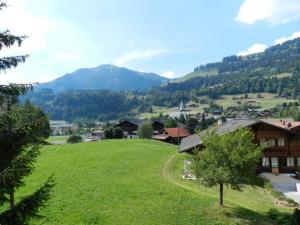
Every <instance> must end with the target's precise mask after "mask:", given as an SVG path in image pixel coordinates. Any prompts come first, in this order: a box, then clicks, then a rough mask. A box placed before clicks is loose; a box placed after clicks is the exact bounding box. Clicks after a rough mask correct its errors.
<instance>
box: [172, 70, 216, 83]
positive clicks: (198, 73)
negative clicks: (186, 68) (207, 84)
mask: <svg viewBox="0 0 300 225" xmlns="http://www.w3.org/2000/svg"><path fill="white" fill-rule="evenodd" d="M217 74H218V70H217V69H207V70H201V71H195V72H192V73H189V74H187V75H185V76H183V77H180V78H178V79H176V80H174V82H183V81H186V80H188V79H191V78H194V77H209V76H215V75H217Z"/></svg>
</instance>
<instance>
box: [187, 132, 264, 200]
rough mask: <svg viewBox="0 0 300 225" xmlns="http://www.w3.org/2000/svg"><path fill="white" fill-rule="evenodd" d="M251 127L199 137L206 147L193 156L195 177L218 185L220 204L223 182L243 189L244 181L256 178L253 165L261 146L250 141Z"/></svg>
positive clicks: (246, 182)
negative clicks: (249, 128)
mask: <svg viewBox="0 0 300 225" xmlns="http://www.w3.org/2000/svg"><path fill="white" fill-rule="evenodd" d="M253 138H254V137H253V134H252V132H251V131H250V130H248V129H245V128H240V129H238V130H237V131H235V132H232V133H226V134H224V135H218V134H217V133H216V132H215V131H211V132H208V133H207V134H205V135H204V136H203V137H202V140H203V144H204V146H205V148H204V150H203V151H200V152H199V153H198V154H197V155H195V156H194V158H193V162H194V163H193V166H194V170H195V173H196V176H197V178H199V180H200V182H201V183H202V184H204V185H205V186H207V187H214V186H219V204H220V205H223V192H224V185H225V186H229V187H231V188H233V189H235V190H239V191H241V190H242V186H243V185H244V184H253V183H254V181H255V180H256V176H255V167H256V164H257V162H258V161H259V159H260V157H261V155H262V149H261V148H260V147H259V146H257V145H256V144H255V143H253Z"/></svg>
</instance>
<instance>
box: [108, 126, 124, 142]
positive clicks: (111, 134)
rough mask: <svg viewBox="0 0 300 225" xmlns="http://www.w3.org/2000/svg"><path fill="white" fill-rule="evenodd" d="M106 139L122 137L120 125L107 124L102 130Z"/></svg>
mask: <svg viewBox="0 0 300 225" xmlns="http://www.w3.org/2000/svg"><path fill="white" fill-rule="evenodd" d="M104 135H105V138H106V139H121V138H123V131H122V129H121V128H120V127H113V126H109V127H107V128H106V129H105V130H104Z"/></svg>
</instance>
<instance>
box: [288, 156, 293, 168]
mask: <svg viewBox="0 0 300 225" xmlns="http://www.w3.org/2000/svg"><path fill="white" fill-rule="evenodd" d="M286 163H287V166H288V167H293V166H295V163H294V158H293V157H287V158H286Z"/></svg>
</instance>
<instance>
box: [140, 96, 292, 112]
mask: <svg viewBox="0 0 300 225" xmlns="http://www.w3.org/2000/svg"><path fill="white" fill-rule="evenodd" d="M247 101H250V102H252V101H255V102H253V103H251V104H252V105H258V106H261V108H262V109H270V108H274V107H275V106H276V105H278V104H282V103H284V102H287V103H289V102H294V101H296V100H293V99H286V98H283V97H278V96H277V95H276V94H270V93H261V98H257V94H252V93H249V94H248V99H244V94H241V95H223V96H221V97H220V98H219V99H218V100H215V101H214V102H215V103H216V104H218V105H221V106H222V107H223V108H224V109H227V108H228V107H230V106H236V105H237V102H240V103H246V102H247ZM191 104H193V105H195V106H194V107H189V105H191ZM186 105H187V107H186V109H187V110H188V112H187V113H191V114H197V113H199V112H203V109H204V108H205V107H209V105H208V104H198V103H195V102H192V101H191V102H188V103H187V104H186ZM152 108H153V112H152V113H141V114H140V118H151V117H153V116H158V115H159V114H160V113H162V114H168V113H170V112H177V111H178V110H179V106H178V107H174V108H166V107H152Z"/></svg>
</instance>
